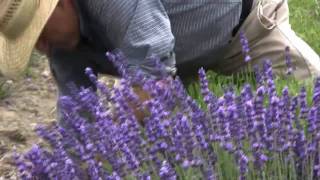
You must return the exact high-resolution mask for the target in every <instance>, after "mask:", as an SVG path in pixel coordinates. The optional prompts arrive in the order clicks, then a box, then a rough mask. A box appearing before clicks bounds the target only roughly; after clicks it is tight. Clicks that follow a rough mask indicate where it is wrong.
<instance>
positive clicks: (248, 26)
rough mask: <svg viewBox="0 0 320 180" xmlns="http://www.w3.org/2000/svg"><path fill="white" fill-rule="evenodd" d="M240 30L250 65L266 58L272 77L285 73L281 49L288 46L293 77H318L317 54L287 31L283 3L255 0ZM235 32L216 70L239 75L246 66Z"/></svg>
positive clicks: (276, 0) (286, 12) (274, 0)
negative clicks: (246, 39)
mask: <svg viewBox="0 0 320 180" xmlns="http://www.w3.org/2000/svg"><path fill="white" fill-rule="evenodd" d="M241 30H242V31H243V32H244V33H245V35H246V37H247V38H248V40H249V46H250V50H251V51H250V53H249V54H250V56H251V57H252V62H251V63H252V64H260V65H261V64H262V63H263V60H264V59H270V60H271V62H272V64H273V70H274V72H275V73H276V74H278V75H279V74H282V75H283V74H285V73H286V71H287V65H286V62H285V53H284V52H285V47H286V46H289V48H290V55H291V58H292V64H293V68H295V70H294V71H293V75H294V77H295V78H297V79H305V78H307V77H310V76H318V75H319V74H320V58H319V55H318V54H317V53H316V52H314V50H312V48H310V46H309V45H308V44H307V43H305V42H304V41H303V40H302V39H301V38H299V37H298V36H297V35H296V34H295V33H294V31H293V30H292V29H291V26H290V24H289V8H288V3H287V0H255V2H254V5H253V9H252V12H251V13H250V15H249V16H248V17H247V19H246V20H245V22H244V23H243V25H242V26H241ZM239 33H240V31H239V32H238V34H237V35H236V36H235V37H234V38H233V39H232V41H231V44H230V47H229V49H228V51H227V53H226V54H227V55H226V56H225V59H224V61H223V62H221V63H219V65H218V68H219V69H220V70H222V72H223V73H227V74H229V73H234V72H239V71H240V70H242V69H243V68H244V67H247V65H246V63H245V62H244V56H243V54H242V51H241V49H242V47H241V45H240V38H239Z"/></svg>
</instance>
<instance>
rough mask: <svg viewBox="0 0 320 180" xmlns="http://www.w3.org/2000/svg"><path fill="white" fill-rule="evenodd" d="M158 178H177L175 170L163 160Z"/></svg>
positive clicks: (172, 179) (170, 179)
mask: <svg viewBox="0 0 320 180" xmlns="http://www.w3.org/2000/svg"><path fill="white" fill-rule="evenodd" d="M159 176H160V179H162V180H175V179H177V175H176V172H175V171H174V169H173V168H172V167H171V166H170V164H169V163H168V162H167V161H163V162H162V165H161V168H160V172H159Z"/></svg>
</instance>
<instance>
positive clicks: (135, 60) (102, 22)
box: [58, 0, 242, 75]
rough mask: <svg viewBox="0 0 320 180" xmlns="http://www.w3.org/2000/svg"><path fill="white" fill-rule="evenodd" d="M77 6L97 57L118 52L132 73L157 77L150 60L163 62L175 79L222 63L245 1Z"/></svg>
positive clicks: (91, 0)
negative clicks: (193, 66) (180, 70)
mask: <svg viewBox="0 0 320 180" xmlns="http://www.w3.org/2000/svg"><path fill="white" fill-rule="evenodd" d="M76 4H77V10H78V12H79V15H80V25H81V34H82V36H83V37H84V38H85V39H87V41H88V42H90V44H91V45H92V46H93V47H94V48H96V49H101V51H97V52H100V53H105V51H109V50H112V49H114V48H119V49H121V50H122V51H123V52H124V54H125V55H126V56H127V58H128V61H129V64H130V66H131V67H139V68H141V69H143V70H144V71H145V72H146V73H149V74H153V75H157V74H155V72H154V71H153V62H149V61H150V59H148V58H147V57H150V56H152V55H156V56H158V57H160V58H161V59H162V60H163V62H164V63H165V65H166V70H167V71H168V72H171V73H175V72H176V66H177V65H180V64H185V63H188V62H197V63H198V64H202V65H206V64H212V63H214V61H217V60H219V59H221V58H222V55H223V53H222V52H223V49H225V47H226V45H227V44H228V41H229V40H230V39H231V33H232V30H233V28H234V27H235V26H236V25H237V24H238V23H239V19H240V14H241V6H242V0H76ZM95 52H96V51H95ZM61 53H62V52H61ZM61 53H60V54H59V52H58V54H59V55H60V56H61ZM75 53H76V51H75ZM103 62H104V61H101V60H99V62H97V63H98V64H99V63H100V64H101V63H103Z"/></svg>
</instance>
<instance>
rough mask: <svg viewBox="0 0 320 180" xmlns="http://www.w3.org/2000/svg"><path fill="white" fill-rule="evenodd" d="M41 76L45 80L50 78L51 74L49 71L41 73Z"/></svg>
mask: <svg viewBox="0 0 320 180" xmlns="http://www.w3.org/2000/svg"><path fill="white" fill-rule="evenodd" d="M41 76H42V77H44V78H48V77H49V76H50V72H49V71H48V70H44V71H43V72H42V73H41Z"/></svg>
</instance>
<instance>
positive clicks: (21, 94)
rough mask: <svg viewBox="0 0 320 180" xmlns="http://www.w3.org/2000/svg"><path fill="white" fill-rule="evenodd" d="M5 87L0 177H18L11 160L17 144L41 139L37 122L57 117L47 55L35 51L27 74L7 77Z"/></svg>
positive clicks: (0, 104)
mask: <svg viewBox="0 0 320 180" xmlns="http://www.w3.org/2000/svg"><path fill="white" fill-rule="evenodd" d="M0 78H1V77H0ZM6 87H7V88H8V90H9V94H8V96H7V97H5V98H4V99H0V180H4V179H5V180H8V179H17V176H16V172H15V167H14V166H12V163H13V162H12V160H11V155H12V151H13V149H14V147H15V148H16V149H17V151H18V152H21V151H26V150H28V149H29V148H30V147H31V146H32V144H33V143H37V142H39V141H40V139H39V138H38V137H37V135H36V134H35V132H34V131H33V130H34V128H35V126H36V125H37V124H38V123H49V122H52V121H54V120H55V105H56V91H57V90H56V86H55V83H54V80H53V78H52V76H51V74H50V71H49V68H48V61H47V59H46V57H45V56H41V55H39V54H36V53H34V54H33V56H32V60H31V63H30V68H29V69H28V71H27V75H26V76H25V77H23V78H21V79H20V80H17V81H10V80H9V81H7V84H6Z"/></svg>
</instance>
